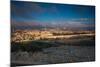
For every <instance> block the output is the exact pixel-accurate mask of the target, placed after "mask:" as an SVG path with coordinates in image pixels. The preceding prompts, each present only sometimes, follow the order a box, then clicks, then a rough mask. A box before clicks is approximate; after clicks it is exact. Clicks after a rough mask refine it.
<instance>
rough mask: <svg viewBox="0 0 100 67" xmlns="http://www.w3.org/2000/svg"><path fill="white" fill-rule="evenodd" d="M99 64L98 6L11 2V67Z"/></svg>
mask: <svg viewBox="0 0 100 67" xmlns="http://www.w3.org/2000/svg"><path fill="white" fill-rule="evenodd" d="M90 61H95V6H90V5H74V4H57V3H42V2H24V1H11V66H26V65H43V64H57V63H75V62H90Z"/></svg>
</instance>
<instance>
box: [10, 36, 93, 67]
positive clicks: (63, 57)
mask: <svg viewBox="0 0 100 67" xmlns="http://www.w3.org/2000/svg"><path fill="white" fill-rule="evenodd" d="M87 61H95V38H94V36H86V37H85V36H84V37H74V38H73V37H72V38H69V39H55V40H53V39H48V40H38V41H30V42H21V43H14V42H13V43H11V66H23V65H40V64H56V63H73V62H87Z"/></svg>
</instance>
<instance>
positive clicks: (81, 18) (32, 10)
mask: <svg viewBox="0 0 100 67" xmlns="http://www.w3.org/2000/svg"><path fill="white" fill-rule="evenodd" d="M11 21H12V23H15V24H16V25H18V24H23V23H27V24H30V25H36V24H48V25H50V24H51V25H60V26H66V27H79V28H80V27H83V28H87V27H89V28H94V26H95V7H94V6H86V5H85V6H83V5H73V4H54V3H52V4H51V3H39V2H23V1H11Z"/></svg>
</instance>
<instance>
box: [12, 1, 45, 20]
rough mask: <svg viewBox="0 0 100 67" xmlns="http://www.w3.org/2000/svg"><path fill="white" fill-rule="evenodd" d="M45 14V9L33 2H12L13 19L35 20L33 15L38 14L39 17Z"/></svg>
mask: <svg viewBox="0 0 100 67" xmlns="http://www.w3.org/2000/svg"><path fill="white" fill-rule="evenodd" d="M42 12H44V10H43V8H42V7H40V6H39V4H36V3H32V2H21V1H20V2H18V1H12V2H11V15H12V17H13V16H15V17H19V18H29V19H31V18H33V19H34V18H35V16H32V15H31V14H32V13H36V14H37V15H38V14H40V13H42Z"/></svg>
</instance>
